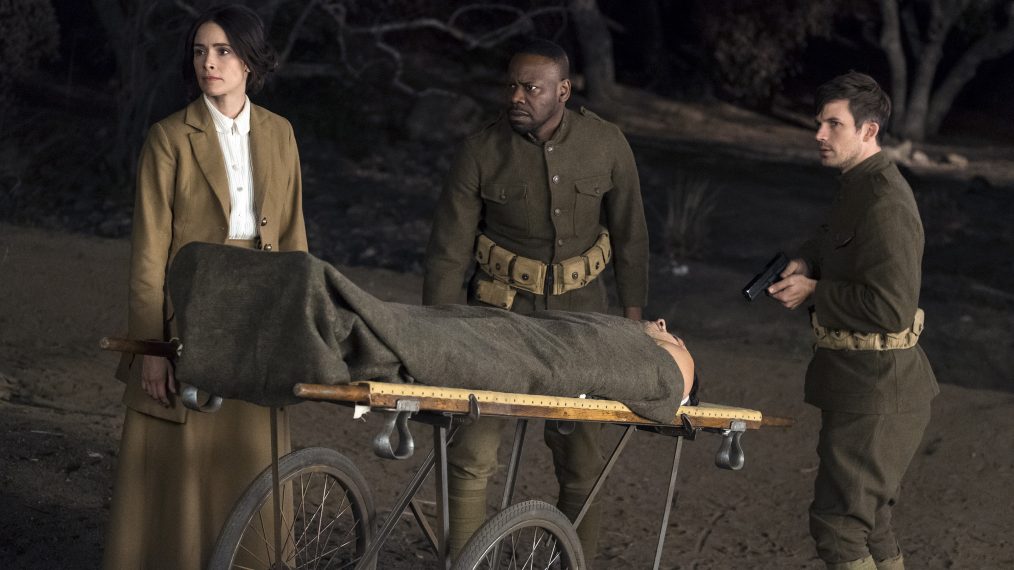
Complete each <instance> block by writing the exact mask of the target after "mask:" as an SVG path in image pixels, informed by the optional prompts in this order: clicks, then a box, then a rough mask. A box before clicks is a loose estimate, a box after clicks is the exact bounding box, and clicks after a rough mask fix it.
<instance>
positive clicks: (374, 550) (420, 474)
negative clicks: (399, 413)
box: [356, 424, 458, 570]
mask: <svg viewBox="0 0 1014 570" xmlns="http://www.w3.org/2000/svg"><path fill="white" fill-rule="evenodd" d="M433 428H434V430H437V429H439V430H442V432H443V435H440V434H437V435H434V438H435V439H439V440H441V441H442V442H443V443H442V445H440V446H435V447H434V449H432V450H430V452H429V454H427V455H426V459H424V460H423V463H422V465H420V466H419V469H418V470H417V471H416V472H415V475H413V476H412V480H411V481H409V483H408V485H407V486H406V487H405V490H404V491H402V492H401V495H400V496H399V497H398V500H397V502H396V503H395V505H394V507H393V508H392V509H391V512H390V513H389V514H388V515H387V520H385V521H384V526H382V527H381V528H380V531H379V532H378V533H377V534H376V535H375V536H374V538H373V541H372V542H370V547H369V549H368V550H367V551H366V554H365V555H363V558H362V559H361V560H360V561H359V564H357V565H356V570H366V569H367V568H369V567H370V564H371V561H373V560H375V559H376V558H377V554H379V553H380V548H381V547H382V546H383V545H384V542H386V541H387V537H389V536H390V535H391V531H393V530H394V527H395V525H397V524H398V521H399V520H401V514H402V513H403V512H405V509H406V508H408V505H409V504H410V503H411V502H412V499H413V498H415V496H416V494H417V493H418V492H419V488H420V487H422V484H423V483H424V482H425V481H426V478H427V477H429V474H430V471H432V470H433V466H434V465H435V464H436V463H437V461H439V462H440V464H441V465H442V467H443V470H444V497H446V496H447V488H446V481H447V477H446V475H447V441H449V440H450V439H451V438H452V437H454V432H455V431H457V428H458V425H457V424H454V425H453V426H452V427H451V428H449V429H448V427H447V426H446V425H441V424H435V425H434V426H433ZM437 500H438V503H441V504H443V505H445V504H446V499H445V498H440V497H438V498H437ZM441 508H446V507H445V506H444V507H441ZM441 516H443V517H444V520H445V521H446V520H447V512H446V511H444V513H443V514H442V515H441ZM441 524H442V525H443V524H444V523H441ZM446 537H447V532H446V530H444V531H443V537H439V538H438V540H437V542H439V543H440V544H441V545H442V546H441V547H440V548H441V550H443V549H446V546H445V545H446V542H447V540H446ZM444 559H445V560H444V562H445V563H446V556H444Z"/></svg>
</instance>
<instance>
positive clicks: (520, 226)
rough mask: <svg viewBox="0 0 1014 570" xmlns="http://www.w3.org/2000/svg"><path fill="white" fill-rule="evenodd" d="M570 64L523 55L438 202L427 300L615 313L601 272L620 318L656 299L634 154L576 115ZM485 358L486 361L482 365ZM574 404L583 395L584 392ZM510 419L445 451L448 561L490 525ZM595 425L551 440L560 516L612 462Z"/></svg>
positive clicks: (553, 433)
mask: <svg viewBox="0 0 1014 570" xmlns="http://www.w3.org/2000/svg"><path fill="white" fill-rule="evenodd" d="M569 68H570V64H569V61H568V58H567V54H566V52H564V50H563V49H562V48H560V47H559V46H557V45H556V44H554V43H552V42H549V41H545V40H536V41H534V42H532V43H531V44H529V45H527V46H526V47H524V48H523V49H521V50H519V51H518V52H517V53H515V54H514V56H513V58H512V59H511V61H510V66H509V69H508V89H507V103H508V108H507V110H506V113H505V114H503V115H501V116H500V118H498V119H497V120H496V121H495V122H494V123H492V124H490V125H489V126H487V127H486V128H484V129H483V130H481V131H480V132H479V133H477V134H475V135H472V136H471V137H469V138H467V139H466V140H465V142H464V144H463V146H462V148H461V150H460V152H459V154H458V156H457V159H456V161H455V162H454V165H453V167H452V169H451V172H450V174H449V176H448V179H447V183H446V185H445V187H444V190H443V192H442V194H441V196H440V200H439V202H438V205H437V209H436V214H435V216H434V220H433V228H432V233H431V234H430V240H429V244H428V247H427V250H426V262H425V279H424V284H423V303H424V304H428V305H432V304H444V303H459V302H461V300H462V284H463V282H464V281H465V278H466V277H468V273H469V271H471V270H473V268H475V269H474V274H473V275H472V277H471V281H470V283H469V285H468V288H467V300H468V302H469V303H479V304H489V305H493V306H497V307H501V308H503V309H506V310H511V311H515V312H518V313H522V314H531V313H534V312H537V311H544V310H564V311H586V312H603V313H604V312H606V311H607V309H608V301H607V295H606V289H605V286H604V284H603V280H602V279H599V278H598V277H599V274H600V273H601V272H602V271H603V270H604V269H605V267H606V264H607V263H609V262H610V261H612V263H613V271H614V274H615V276H616V289H617V295H618V297H619V301H620V304H621V306H622V307H623V312H624V315H625V316H627V317H629V318H632V319H640V318H641V308H642V307H643V306H644V304H645V302H646V300H647V289H648V232H647V226H646V223H645V219H644V207H643V205H642V202H641V191H640V182H639V181H638V176H637V169H636V166H635V164H634V157H633V153H632V152H631V150H630V146H629V145H628V144H627V141H626V139H625V138H624V136H623V134H622V133H621V132H620V130H619V129H618V128H617V127H616V126H615V125H613V124H611V123H608V122H606V121H604V120H602V119H601V118H599V117H598V116H596V115H595V114H594V113H592V112H590V111H587V110H585V109H583V108H582V109H581V110H580V111H577V112H575V111H571V110H569V109H567V107H566V103H567V100H568V99H569V98H570V94H571V83H570V80H569V79H568V77H569V73H570V69H569ZM475 357H476V358H482V357H483V355H481V354H477V355H475ZM575 396H576V394H575ZM502 428H503V422H502V421H501V420H496V419H492V418H483V419H480V420H479V421H478V422H476V423H475V424H472V425H469V426H465V427H464V428H463V429H461V430H459V431H458V433H457V435H455V437H454V440H453V441H452V443H451V445H450V446H449V451H448V470H449V473H448V475H449V480H448V486H449V502H450V508H451V511H450V518H451V520H450V537H449V543H450V550H451V554H452V556H456V555H457V553H458V552H459V551H460V550H461V548H462V547H463V546H464V544H465V542H466V541H467V540H468V538H469V537H470V536H471V535H472V533H473V532H474V531H475V530H476V529H477V528H478V527H479V525H481V523H482V522H483V521H484V520H485V518H486V482H487V480H488V478H489V477H490V475H492V473H493V472H494V471H495V469H496V467H497V449H498V446H499V443H500V436H501V432H502ZM599 428H600V426H599V425H598V424H590V423H581V422H578V423H577V424H576V427H575V429H574V431H573V432H572V433H569V434H566V435H565V434H561V433H560V432H559V430H558V429H557V426H556V425H555V424H554V423H547V426H546V429H545V440H546V444H547V445H548V446H549V448H550V449H551V451H552V453H553V462H554V467H555V471H556V477H557V479H558V481H559V483H560V493H559V499H558V502H557V506H558V507H559V508H560V510H561V511H563V513H564V514H566V515H567V516H568V517H570V518H571V519H572V520H573V519H574V518H575V517H576V516H577V514H578V512H579V510H580V508H581V505H582V504H583V502H584V500H585V497H586V496H587V494H588V492H589V491H590V490H591V488H592V486H593V485H594V482H595V477H596V476H597V475H598V473H599V471H600V470H601V468H602V466H603V465H604V458H603V455H602V451H601V448H600V446H599V431H600V430H599ZM598 518H599V516H598V509H597V508H596V507H594V506H593V507H592V509H591V510H590V511H589V512H588V513H587V515H586V516H585V518H584V519H583V521H582V523H581V525H580V526H579V527H578V536H579V537H580V538H581V541H582V546H583V549H584V551H585V553H586V558H587V560H589V561H590V560H591V559H592V558H593V556H594V553H595V551H596V548H597V540H598V530H599V521H598Z"/></svg>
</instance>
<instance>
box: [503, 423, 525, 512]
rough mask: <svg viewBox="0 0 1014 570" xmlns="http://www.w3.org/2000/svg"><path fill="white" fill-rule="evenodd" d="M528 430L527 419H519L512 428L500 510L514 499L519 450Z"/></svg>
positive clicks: (519, 464) (523, 443) (522, 445)
mask: <svg viewBox="0 0 1014 570" xmlns="http://www.w3.org/2000/svg"><path fill="white" fill-rule="evenodd" d="M526 431H528V420H526V419H519V420H518V425H517V427H516V428H515V429H514V446H513V447H511V462H510V464H509V465H508V466H507V480H506V481H505V482H504V486H503V500H502V501H500V510H501V511H502V510H504V509H506V508H507V507H508V506H510V504H511V501H513V500H514V486H515V485H516V484H517V482H518V469H519V468H520V467H521V450H522V448H523V447H524V445H525V432H526Z"/></svg>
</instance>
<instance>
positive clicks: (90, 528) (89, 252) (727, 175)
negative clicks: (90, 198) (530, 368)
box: [0, 111, 1014, 569]
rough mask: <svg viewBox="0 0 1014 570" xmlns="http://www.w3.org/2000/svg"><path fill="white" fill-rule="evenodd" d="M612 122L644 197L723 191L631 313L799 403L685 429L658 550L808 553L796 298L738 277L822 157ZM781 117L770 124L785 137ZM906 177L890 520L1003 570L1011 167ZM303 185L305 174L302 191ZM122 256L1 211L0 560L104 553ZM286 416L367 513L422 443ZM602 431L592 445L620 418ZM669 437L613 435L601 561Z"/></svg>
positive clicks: (646, 511) (390, 560) (813, 209)
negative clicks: (698, 256) (717, 432)
mask: <svg viewBox="0 0 1014 570" xmlns="http://www.w3.org/2000/svg"><path fill="white" fill-rule="evenodd" d="M687 112H688V113H690V111H687ZM684 119H685V120H687V121H692V120H693V116H692V114H691V115H687V116H686V117H684ZM728 120H729V121H733V122H734V121H736V120H737V118H736V116H735V115H734V114H732V115H730V117H728ZM626 128H627V129H628V130H629V131H631V134H632V136H631V138H632V140H633V141H634V146H635V151H636V154H637V158H638V161H639V164H642V165H644V173H643V174H642V178H643V182H644V185H645V196H646V201H647V202H648V204H649V206H650V208H652V209H654V207H655V206H653V204H654V205H657V204H658V202H657V200H658V196H659V194H658V192H659V191H660V190H659V189H661V188H664V187H665V186H666V184H667V180H668V179H669V177H670V175H671V174H672V169H671V168H670V166H671V165H672V164H673V163H678V164H679V165H680V166H681V168H683V169H684V170H687V169H689V170H691V171H693V172H696V173H698V174H699V175H701V176H705V177H708V178H709V179H712V180H714V182H715V184H716V187H719V188H722V189H723V191H722V192H721V194H719V207H718V212H719V214H717V215H716V218H715V220H714V228H713V229H712V232H711V234H712V235H711V243H712V246H711V248H710V249H709V251H708V253H707V255H706V256H704V260H703V261H689V262H686V263H685V264H672V263H668V262H666V261H665V260H663V259H660V258H658V259H655V260H654V261H653V275H652V295H651V300H650V303H649V306H648V307H647V310H646V314H647V315H648V316H652V317H655V316H660V317H664V318H666V319H667V321H669V322H670V323H675V324H676V326H677V327H678V328H679V329H680V332H681V334H682V335H683V336H684V337H685V338H686V339H687V342H688V345H689V346H690V348H691V350H692V351H693V353H694V355H695V357H696V360H697V363H698V366H699V369H700V371H701V375H702V377H703V379H704V384H703V386H702V388H703V399H704V400H706V401H712V402H720V403H725V404H731V405H740V406H745V407H750V408H755V409H759V410H761V411H763V412H765V413H767V414H770V415H777V416H788V417H792V418H795V420H796V424H795V426H794V427H792V428H788V429H764V430H761V431H759V432H750V433H748V434H747V435H746V436H745V437H744V439H743V442H744V445H745V448H746V453H747V462H746V467H745V468H744V469H743V470H742V471H740V472H728V471H722V470H719V469H716V468H715V467H714V464H713V457H714V453H715V451H716V450H717V448H718V444H719V440H718V438H716V437H713V436H709V435H702V436H701V437H699V438H698V439H697V440H696V441H692V442H687V444H686V445H685V446H684V450H683V460H682V463H681V467H680V475H679V487H678V491H679V495H678V497H677V499H676V501H675V510H674V513H673V516H672V518H671V519H670V523H669V528H668V539H667V542H666V549H665V556H664V558H663V567H665V568H680V569H684V568H685V569H689V568H697V569H706V568H762V569H766V568H820V567H821V566H820V564H819V563H818V561H817V560H816V558H815V554H814V549H813V545H812V542H811V540H810V538H809V536H808V531H807V518H806V509H807V505H808V502H809V499H810V494H811V490H812V480H813V477H814V475H815V472H816V455H815V452H814V448H815V444H816V434H817V428H818V421H819V416H818V413H817V411H816V410H815V409H813V408H810V407H809V406H807V405H805V404H803V403H802V378H803V373H804V371H805V368H806V363H807V361H808V358H809V350H810V349H809V339H808V338H807V333H808V330H807V326H806V316H805V314H804V313H803V312H788V311H784V310H781V309H780V308H779V307H777V306H776V305H775V304H774V303H772V302H770V301H768V300H766V299H761V300H759V301H758V302H756V303H753V304H747V303H746V302H744V301H743V300H742V299H741V298H740V297H739V293H738V290H739V288H740V287H742V285H743V284H744V283H745V282H746V281H747V280H748V279H749V278H750V277H751V276H752V275H753V273H755V272H756V271H757V270H758V269H759V267H760V266H762V265H763V263H764V262H766V261H767V259H768V258H769V257H770V256H771V254H772V253H773V252H774V251H776V250H777V249H786V250H788V249H791V247H792V245H793V244H794V243H796V242H797V241H798V238H799V237H800V235H802V234H801V233H800V232H802V231H803V230H804V229H808V228H809V227H811V226H812V225H813V223H815V220H816V219H817V218H819V212H821V211H822V209H823V208H824V207H825V206H826V202H827V199H828V198H829V196H830V194H829V190H828V189H829V188H830V187H831V184H832V183H833V176H831V175H829V174H828V173H826V172H824V171H821V170H820V169H818V168H816V167H815V166H814V165H813V164H812V163H808V162H807V161H806V159H805V158H804V157H805V149H806V148H807V141H806V140H805V137H804V139H801V140H797V141H794V142H792V143H791V144H788V145H786V146H785V148H783V149H781V150H782V151H784V152H783V154H786V155H789V156H795V157H796V158H794V159H792V160H789V161H788V162H789V164H782V163H779V164H774V163H772V162H770V161H768V160H767V159H765V158H764V156H765V155H766V154H767V155H770V154H771V153H773V152H775V150H776V149H772V148H771V147H770V143H771V140H772V139H771V138H763V137H761V138H758V139H756V140H752V141H746V142H745V143H744V141H738V142H737V144H740V145H745V146H748V147H751V148H753V149H754V150H756V153H754V154H746V155H741V156H743V158H742V159H741V160H735V161H729V160H728V159H727V157H726V158H725V159H723V158H722V157H721V156H718V155H716V153H715V152H714V148H715V147H712V146H707V145H704V146H701V145H696V146H695V147H694V148H690V146H691V145H688V143H687V142H686V140H681V139H679V138H672V139H659V138H652V139H651V140H647V139H645V138H643V137H642V138H639V137H640V135H639V134H638V126H637V125H636V124H633V125H627V126H626ZM784 128H785V129H788V127H784ZM780 129H783V126H778V125H772V126H771V130H773V131H779V130H780ZM789 130H791V129H789ZM797 130H798V129H797ZM792 132H793V133H795V134H791V135H780V136H783V138H784V136H792V137H795V136H797V134H798V133H796V132H795V131H792ZM797 138H798V137H797ZM725 142H727V141H712V143H713V144H715V145H720V144H725ZM674 157H675V158H674ZM783 162H784V161H783ZM910 175H911V177H913V178H915V180H916V181H917V182H919V183H920V184H922V187H924V188H926V190H925V191H920V192H919V194H920V206H921V207H923V216H924V219H925V221H926V226H927V254H926V261H925V266H926V276H925V279H924V292H923V303H922V304H923V306H924V307H925V308H926V310H927V315H928V319H927V320H928V329H927V332H926V334H925V335H924V346H925V348H926V351H927V353H928V354H929V356H930V360H931V361H932V362H933V364H934V367H935V369H936V371H937V373H938V376H939V378H940V380H941V382H942V385H941V390H942V391H941V394H940V397H938V398H937V399H936V400H935V401H934V404H933V420H932V422H931V424H930V427H929V429H928V431H927V434H926V437H925V440H924V442H923V445H922V447H921V449H920V451H919V453H918V454H917V456H916V458H915V460H914V462H913V463H912V466H911V468H910V470H909V472H908V476H907V477H906V480H905V484H904V488H903V495H902V499H901V502H900V504H899V505H898V507H897V509H896V525H897V528H898V531H899V534H900V537H901V540H902V544H903V547H904V550H905V556H906V559H907V561H908V563H909V567H910V568H958V569H983V568H997V569H1001V568H1012V567H1014V538H1012V537H1014V513H1012V508H1011V507H1012V506H1014V500H1012V499H1014V493H1012V487H1014V443H1012V437H1011V434H1012V433H1014V414H1012V413H1011V412H1012V411H1014V394H1012V392H1014V364H1012V363H1014V356H1012V354H1014V350H1012V348H1014V342H1012V340H1011V338H1010V332H1011V331H1012V330H1014V296H1011V295H1010V294H1009V293H1007V292H1006V290H1007V289H1008V288H1009V285H1010V283H1011V282H1012V281H1011V279H1010V277H1011V275H1012V272H1014V268H1012V267H1011V263H1010V253H1011V251H1012V249H1011V243H1012V242H1011V240H1010V235H1011V234H1010V229H1009V228H1008V227H1007V224H1009V220H1010V219H1011V217H1010V216H1009V215H1008V214H1009V213H1010V206H1009V202H1010V199H1009V196H1010V185H1011V178H1010V177H1008V176H1007V173H1006V172H1001V174H1000V175H998V177H996V178H994V179H991V180H990V181H989V182H988V183H987V185H986V189H985V190H983V189H982V188H981V185H980V186H975V185H974V184H972V183H973V182H974V180H975V178H974V176H972V175H970V174H966V175H950V174H948V173H943V174H941V173H939V172H933V171H929V170H926V169H924V170H923V171H919V170H915V171H911V172H910ZM970 184H972V185H971V186H970ZM913 186H917V184H916V183H913ZM733 189H738V190H740V191H732V190H733ZM317 199H319V197H315V196H314V195H313V191H312V189H308V195H307V201H308V203H313V201H314V200H317ZM320 210H321V209H320V208H317V209H316V212H314V213H312V214H310V215H314V216H317V217H316V218H315V219H314V220H313V221H312V225H315V226H316V227H322V226H325V225H326V224H327V223H328V220H327V219H326V218H322V217H321V216H323V214H321V211H320ZM308 212H310V210H309V209H308ZM649 221H650V222H651V223H652V224H653V227H655V226H657V223H658V222H657V220H654V221H653V220H651V219H650V220H649ZM413 223H415V224H416V225H418V223H417V222H413ZM423 227H424V226H423ZM311 237H313V236H312V235H311ZM311 241H312V240H311ZM983 251H985V252H986V253H987V255H983ZM128 253H129V243H128V241H127V240H124V239H104V238H97V237H91V236H86V235H81V234H73V233H62V232H59V231H53V230H39V229H32V228H27V227H21V226H13V225H8V224H0V477H2V482H3V483H2V487H0V565H2V566H3V567H4V568H95V567H97V566H98V563H99V560H100V558H101V551H102V540H103V531H104V527H105V524H106V520H107V516H108V512H109V499H110V496H111V482H112V476H113V471H114V467H115V463H116V455H117V447H118V438H119V429H120V425H121V416H122V407H121V406H120V404H119V398H120V394H121V392H122V387H121V386H120V385H119V384H118V383H117V382H116V381H115V380H114V379H113V378H112V370H113V369H114V366H115V361H116V358H115V356H114V355H112V354H106V353H102V352H100V351H99V350H98V348H97V340H98V338H99V337H101V336H103V335H110V334H113V335H115V334H122V332H123V330H124V322H125V307H124V301H125V299H126V280H127V277H126V272H127V265H128V261H127V258H128ZM989 259H995V260H999V261H992V262H990V261H988V260H989ZM343 269H344V270H345V271H346V272H347V274H348V275H350V277H352V279H353V280H355V281H356V282H357V283H359V284H360V285H362V286H363V287H364V288H366V289H367V290H369V291H371V292H373V293H374V294H376V295H377V296H378V297H381V298H384V299H388V300H396V301H401V302H408V303H415V302H418V299H419V292H420V289H421V278H420V276H419V275H418V272H417V271H414V272H413V271H409V272H395V271H391V270H388V269H376V268H364V267H343ZM292 417H293V434H294V435H293V440H294V444H295V446H297V447H304V446H311V445H324V446H328V447H331V448H335V449H337V450H339V451H341V452H342V453H345V454H346V455H348V456H349V457H351V458H352V459H353V460H354V461H355V462H356V464H357V465H358V466H359V468H360V469H361V470H362V471H363V472H364V474H365V475H366V478H367V480H368V481H370V483H371V485H372V486H373V492H374V494H375V496H376V500H377V506H378V510H379V511H380V512H381V513H382V514H381V516H383V513H384V512H385V511H384V509H385V506H386V505H390V504H391V502H392V501H393V499H394V497H395V495H396V493H397V492H398V491H399V490H400V485H401V484H402V483H403V482H405V481H407V479H408V477H409V476H410V474H411V472H412V471H413V470H414V468H415V466H416V464H417V463H418V461H419V460H420V458H421V457H422V456H423V455H424V453H423V452H425V451H426V449H427V445H426V442H427V441H428V440H427V437H426V436H427V433H426V431H425V430H423V429H422V428H417V430H416V433H417V435H418V436H419V444H420V448H421V449H420V450H419V451H420V452H419V453H417V454H416V457H415V458H414V459H410V460H408V461H405V462H394V461H388V460H381V459H378V458H375V457H373V456H372V454H371V452H370V451H369V441H370V439H371V438H372V437H373V435H374V433H375V431H376V429H377V428H378V426H377V420H373V421H369V420H368V421H366V422H365V423H364V422H355V421H352V418H351V412H350V411H349V410H348V409H346V408H342V407H338V406H333V405H325V404H301V405H299V406H295V407H294V408H293V414H292ZM529 433H530V434H531V435H530V436H529V437H530V439H531V440H533V441H532V442H531V444H530V445H528V446H527V448H526V458H527V466H526V468H525V469H524V470H523V474H522V476H521V480H520V482H519V487H518V489H519V491H518V497H517V498H518V499H525V498H544V499H547V500H550V501H552V500H553V496H552V491H551V490H552V489H553V488H554V484H553V477H552V469H551V467H550V461H549V455H548V451H547V450H546V448H545V446H543V445H542V444H541V443H540V442H538V441H537V440H540V439H541V430H540V429H533V430H530V431H529ZM606 433H607V436H606V438H605V439H606V441H605V442H604V443H603V445H604V446H606V447H608V446H611V444H612V442H614V441H615V440H616V438H617V437H618V436H619V429H618V428H615V427H610V428H608V429H607V431H606ZM508 435H509V434H505V437H507V436H508ZM672 443H673V442H672V440H671V439H668V438H665V437H662V436H658V435H652V434H646V433H638V434H637V435H636V436H635V437H634V440H633V442H632V443H631V445H630V446H629V447H628V449H627V450H626V452H625V453H624V456H623V459H622V460H621V462H620V465H619V466H618V467H617V469H616V470H615V471H614V473H613V475H612V476H611V478H610V480H609V484H608V486H607V490H606V495H605V499H604V505H605V514H606V520H609V521H613V524H612V525H611V526H609V527H608V528H607V529H606V530H605V533H604V536H603V539H602V541H601V552H600V556H599V559H598V562H597V567H599V568H642V567H645V566H650V564H651V560H652V556H653V552H654V543H655V532H656V528H657V523H658V519H659V517H660V516H661V509H662V505H660V504H659V500H658V497H659V496H660V495H662V494H663V493H664V492H665V483H666V477H667V470H668V464H669V462H670V461H671V450H672ZM506 448H507V446H506V445H505V446H503V447H502V449H501V451H502V454H503V453H504V452H505V451H506ZM503 461H504V463H506V457H505V456H503ZM491 497H492V494H491ZM433 562H434V557H433V556H432V554H430V553H429V551H428V550H427V549H426V547H425V544H424V541H423V538H422V535H421V534H420V533H419V532H418V531H416V530H415V529H414V527H413V526H412V525H411V524H409V519H405V520H404V521H403V523H402V524H401V526H400V527H399V528H398V530H397V532H396V534H395V536H394V538H393V539H392V540H391V541H390V542H389V543H388V545H387V547H386V550H385V552H384V553H383V554H382V555H381V558H380V567H382V568H393V569H397V568H428V567H431V566H432V564H433Z"/></svg>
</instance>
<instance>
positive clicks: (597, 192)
mask: <svg viewBox="0 0 1014 570" xmlns="http://www.w3.org/2000/svg"><path fill="white" fill-rule="evenodd" d="M595 193H596V194H601V193H602V191H601V190H599V187H598V186H596V187H595Z"/></svg>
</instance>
